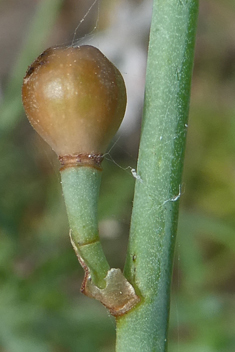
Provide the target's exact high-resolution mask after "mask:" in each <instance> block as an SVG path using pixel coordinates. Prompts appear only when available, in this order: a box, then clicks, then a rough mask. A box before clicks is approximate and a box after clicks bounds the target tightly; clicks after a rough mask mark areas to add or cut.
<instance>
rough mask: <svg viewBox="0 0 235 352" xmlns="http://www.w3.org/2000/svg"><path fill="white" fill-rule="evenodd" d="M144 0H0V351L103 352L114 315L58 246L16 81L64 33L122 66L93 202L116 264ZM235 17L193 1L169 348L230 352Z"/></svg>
mask: <svg viewBox="0 0 235 352" xmlns="http://www.w3.org/2000/svg"><path fill="white" fill-rule="evenodd" d="M151 4H152V1H151V0H143V1H140V0H128V1H127V0H115V1H114V0H100V1H96V2H95V3H94V2H93V1H90V0H89V1H88V0H80V1H76V0H64V1H63V0H50V1H48V0H43V1H42V0H41V1H39V0H38V1H31V0H22V1H17V0H1V1H0V52H1V55H0V103H1V106H0V137H1V138H0V153H1V155H0V182H1V187H0V352H27V351H30V352H66V351H68V352H75V351H76V352H78V351H79V352H93V351H98V352H113V351H114V343H115V342H114V340H115V323H114V320H113V318H112V317H110V316H109V315H108V314H107V312H106V310H105V308H103V307H102V306H101V305H100V304H99V303H98V302H95V301H94V300H92V299H89V298H87V297H84V296H82V294H80V293H79V288H80V284H81V281H82V277H83V272H82V269H81V268H80V266H79V264H78V262H77V259H76V256H75V254H74V252H73V250H72V247H71V245H70V242H69V237H68V223H67V218H66V214H65V207H64V204H63V199H62V195H61V189H60V178H59V172H58V162H57V160H56V157H55V155H54V154H53V152H52V151H51V150H50V149H49V147H48V146H47V145H46V144H45V143H44V142H43V141H42V140H41V139H40V138H39V137H38V136H37V135H36V133H35V132H34V131H33V130H32V128H31V126H30V125H29V123H28V121H27V119H26V117H25V115H24V112H23V109H22V105H21V96H20V95H21V84H22V78H23V76H24V73H25V71H26V69H27V66H28V65H29V64H31V62H32V60H33V59H35V58H36V57H37V56H38V55H39V54H40V53H41V51H43V50H44V49H45V48H46V47H48V46H50V45H55V44H62V43H65V44H67V45H69V44H71V42H72V40H73V36H74V43H76V44H80V43H82V42H84V43H88V44H94V45H96V46H98V47H99V48H100V49H101V50H102V51H103V52H104V54H105V55H107V56H108V57H109V58H110V59H111V60H112V61H114V62H115V63H116V65H117V66H118V67H119V69H120V70H121V72H122V73H123V75H124V79H125V81H126V83H127V89H128V100H129V103H128V109H127V115H126V118H125V122H124V124H123V126H122V127H121V129H120V132H119V134H118V137H117V138H116V140H115V141H114V142H113V143H112V144H111V146H110V151H109V153H108V154H107V156H106V160H105V161H104V172H103V181H102V188H101V196H100V204H99V218H100V235H101V238H102V243H103V245H104V249H105V252H106V254H107V256H108V258H109V261H110V263H111V265H112V266H114V267H121V268H122V267H123V265H124V261H125V252H126V246H127V240H128V231H129V223H130V216H131V207H132V198H133V190H134V177H133V175H132V173H131V169H132V168H135V167H136V158H137V153H138V143H139V134H140V118H141V109H142V104H143V90H144V75H145V65H146V55H147V43H148V31H149V26H150V18H151V17H150V16H151ZM89 9H90V10H89ZM88 10H89V11H88ZM234 18H235V3H234V1H233V0H223V1H222V0H220V1H219V0H204V1H201V4H200V14H199V21H198V34H197V44H196V54H195V67H194V75H193V82H192V98H191V109H190V118H189V129H188V138H187V149H186V160H185V168H184V178H183V194H182V197H181V210H180V220H179V230H178V239H177V244H176V255H175V267H174V273H173V285H172V306H171V318H170V336H169V352H189V351H190V352H221V351H223V352H234V351H235V219H234V214H235V201H234V200H235V158H234V150H235V119H234V112H235V102H234V97H235V95H234V92H235V21H234ZM78 24H79V27H78V28H77V30H76V32H75V28H76V27H77V26H78ZM143 352H144V351H143Z"/></svg>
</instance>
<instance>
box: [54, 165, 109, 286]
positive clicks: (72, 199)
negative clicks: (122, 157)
mask: <svg viewBox="0 0 235 352" xmlns="http://www.w3.org/2000/svg"><path fill="white" fill-rule="evenodd" d="M100 180H101V171H99V170H96V169H94V168H92V167H85V166H83V167H69V168H66V169H64V170H62V171H61V182H62V187H63V194H64V199H65V204H66V208H67V213H68V219H69V225H70V229H71V237H72V240H73V242H74V245H75V247H76V249H77V252H78V254H79V256H80V257H81V259H82V260H83V261H84V263H85V265H86V266H87V267H88V269H89V271H90V275H91V279H92V281H93V283H94V284H95V285H96V286H98V287H100V288H104V287H105V286H106V282H105V280H104V278H105V277H106V275H107V272H108V270H109V264H108V262H107V260H106V258H105V255H104V252H103V249H102V246H101V243H100V240H99V233H98V220H97V202H98V196H99V189H100Z"/></svg>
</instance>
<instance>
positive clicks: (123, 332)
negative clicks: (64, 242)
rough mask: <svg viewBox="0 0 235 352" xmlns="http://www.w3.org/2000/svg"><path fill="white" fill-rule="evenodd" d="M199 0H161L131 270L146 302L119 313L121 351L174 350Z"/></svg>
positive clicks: (127, 271)
mask: <svg viewBox="0 0 235 352" xmlns="http://www.w3.org/2000/svg"><path fill="white" fill-rule="evenodd" d="M197 13H198V0H164V1H162V0H155V1H154V6H153V17H152V25H151V33H150V43H149V56H148V64H147V76H146V95H145V107H144V118H143V124H142V134H141V143H140V151H139V159H138V168H137V174H138V179H137V180H136V187H135V196H134V205H133V214H132V221H131V232H130V243H129V249H128V255H127V261H126V267H125V275H126V277H127V279H128V280H129V281H130V283H131V284H132V285H133V286H134V288H135V289H136V292H137V294H138V293H139V294H140V295H141V296H142V302H141V303H140V304H139V305H138V306H137V307H136V308H134V309H133V310H132V311H130V312H128V313H127V314H125V315H124V316H122V317H120V318H118V319H117V345H116V351H117V352H160V351H161V352H163V351H166V350H167V338H168V337H167V330H168V320H169V306H170V284H171V273H172V262H173V254H174V244H175V236H176V230H177V219H178V207H179V199H180V196H181V192H182V186H181V177H182V169H183V157H184V149H185V138H186V131H187V119H188V109H189V97H190V85H191V75H192V66H193V53H194V43H195V31H196V20H197Z"/></svg>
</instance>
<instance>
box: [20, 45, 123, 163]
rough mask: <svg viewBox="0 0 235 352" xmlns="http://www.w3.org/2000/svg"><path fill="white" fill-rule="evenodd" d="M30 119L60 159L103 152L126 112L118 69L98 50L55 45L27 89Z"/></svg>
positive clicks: (29, 75) (32, 72)
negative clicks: (61, 157) (67, 156)
mask: <svg viewBox="0 0 235 352" xmlns="http://www.w3.org/2000/svg"><path fill="white" fill-rule="evenodd" d="M22 99H23V105H24V108H25V111H26V115H27V117H28V119H29V121H30V123H31V125H32V126H33V127H34V129H35V130H36V131H37V132H38V133H39V134H40V135H41V137H42V138H43V139H44V140H45V141H46V142H47V143H48V144H49V145H50V146H51V148H52V149H53V150H54V151H55V152H56V154H57V155H58V156H66V155H71V156H73V155H77V154H79V155H83V154H85V155H90V154H91V155H92V154H102V153H104V152H105V151H106V148H107V147H108V144H109V143H110V141H111V139H112V137H113V136H114V134H115V133H116V132H117V130H118V128H119V126H120V124H121V121H122V119H123V116H124V113H125V108H126V89H125V84H124V81H123V78H122V76H121V74H120V72H119V71H118V69H117V68H116V67H115V66H114V65H113V64H112V63H111V62H110V61H109V60H108V59H107V58H106V57H105V56H104V55H103V54H102V53H101V52H100V51H99V50H98V49H96V48H94V47H92V46H88V45H84V46H81V47H55V48H49V49H47V50H46V51H44V52H43V53H42V54H41V55H40V56H39V57H38V58H37V59H36V60H35V61H34V62H33V64H32V65H31V66H30V67H29V68H28V71H27V72H26V75H25V77H24V82H23V87H22Z"/></svg>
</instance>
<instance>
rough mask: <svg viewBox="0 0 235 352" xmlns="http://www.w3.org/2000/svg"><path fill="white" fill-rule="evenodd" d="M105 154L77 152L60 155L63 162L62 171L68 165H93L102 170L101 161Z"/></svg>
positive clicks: (61, 162)
mask: <svg viewBox="0 0 235 352" xmlns="http://www.w3.org/2000/svg"><path fill="white" fill-rule="evenodd" d="M103 159H104V157H103V154H76V155H63V156H59V161H60V164H61V168H60V171H63V170H64V169H67V168H68V167H82V166H88V167H93V168H94V169H97V170H102V168H101V162H102V161H103Z"/></svg>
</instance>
